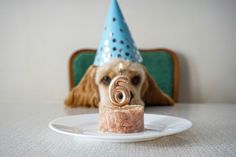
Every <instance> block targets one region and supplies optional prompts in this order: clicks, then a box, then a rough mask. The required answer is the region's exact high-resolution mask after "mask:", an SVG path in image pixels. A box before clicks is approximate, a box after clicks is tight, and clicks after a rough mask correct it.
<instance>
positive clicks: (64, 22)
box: [0, 0, 236, 103]
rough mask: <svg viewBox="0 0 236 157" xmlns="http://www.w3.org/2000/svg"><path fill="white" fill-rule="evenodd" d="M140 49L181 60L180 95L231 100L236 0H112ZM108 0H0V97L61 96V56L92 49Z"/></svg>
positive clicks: (235, 97) (64, 84) (64, 80)
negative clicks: (165, 50) (160, 51)
mask: <svg viewBox="0 0 236 157" xmlns="http://www.w3.org/2000/svg"><path fill="white" fill-rule="evenodd" d="M119 2H120V6H121V8H122V9H123V13H124V14H125V17H126V21H127V22H128V24H129V26H130V29H131V32H132V34H133V37H134V38H135V41H136V44H137V45H138V47H139V48H156V47H167V48H171V49H173V50H175V51H176V52H178V55H179V57H180V62H181V86H180V101H183V102H212V103H215V102H216V103H220V102H226V103H236V62H235V58H236V20H235V19H236V1H234V0H231V1H230V0H215V1H214V0H195V1H194V0H145V1H144V0H119ZM108 4H109V0H21V1H20V0H0V101H9V100H10V101H26V100H38V101H61V100H63V98H64V97H65V96H66V94H67V92H68V76H67V73H68V71H67V61H68V58H69V56H70V54H71V53H72V52H73V51H75V50H77V49H79V48H88V47H89V48H96V47H97V45H98V42H99V40H100V37H101V33H102V28H103V24H104V20H105V16H106V12H107V8H108Z"/></svg>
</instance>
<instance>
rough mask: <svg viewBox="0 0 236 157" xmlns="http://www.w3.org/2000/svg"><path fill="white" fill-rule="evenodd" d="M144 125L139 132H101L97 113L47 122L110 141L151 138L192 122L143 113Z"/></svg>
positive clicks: (177, 130) (69, 131) (54, 127)
mask: <svg viewBox="0 0 236 157" xmlns="http://www.w3.org/2000/svg"><path fill="white" fill-rule="evenodd" d="M144 125H145V129H144V131H143V132H139V133H129V134H114V133H101V132H99V131H98V114H82V115H76V116H67V117H61V118H57V119H55V120H53V121H51V122H50V123H49V127H50V128H51V129H52V130H54V131H56V132H59V133H63V134H67V135H73V136H79V137H83V138H84V139H88V138H89V139H95V140H102V141H110V142H136V141H148V140H153V139H156V138H159V137H162V136H167V135H173V134H177V133H180V132H182V131H185V130H187V129H189V128H190V127H191V126H192V123H191V122H190V121H189V120H186V119H183V118H178V117H172V116H166V115H155V114H144Z"/></svg>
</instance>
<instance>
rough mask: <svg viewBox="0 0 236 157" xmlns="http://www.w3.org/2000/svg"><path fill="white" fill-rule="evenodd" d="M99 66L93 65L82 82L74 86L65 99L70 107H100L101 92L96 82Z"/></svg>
mask: <svg viewBox="0 0 236 157" xmlns="http://www.w3.org/2000/svg"><path fill="white" fill-rule="evenodd" d="M96 70H97V67H95V66H94V65H91V66H90V67H89V68H88V70H87V71H86V73H85V74H84V76H83V78H82V80H81V81H80V83H79V84H78V85H77V86H76V87H74V88H73V89H72V90H71V91H70V93H69V95H68V97H67V98H66V100H65V105H66V106H68V107H79V106H86V107H98V103H99V101H100V100H99V93H98V87H97V85H96V83H95V75H96Z"/></svg>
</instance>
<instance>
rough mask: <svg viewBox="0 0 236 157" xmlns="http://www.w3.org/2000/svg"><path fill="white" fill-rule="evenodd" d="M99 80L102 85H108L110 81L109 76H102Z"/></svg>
mask: <svg viewBox="0 0 236 157" xmlns="http://www.w3.org/2000/svg"><path fill="white" fill-rule="evenodd" d="M101 82H102V83H103V84H104V85H109V84H110V82H111V78H110V77H109V76H104V77H103V78H102V80H101Z"/></svg>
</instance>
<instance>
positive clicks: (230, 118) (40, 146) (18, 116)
mask: <svg viewBox="0 0 236 157" xmlns="http://www.w3.org/2000/svg"><path fill="white" fill-rule="evenodd" d="M0 106H1V109H0V156H1V157H2V156H3V157H5V156H13V157H16V156H24V157H25V156H29V157H33V156H40V157H46V156H76V157H79V156H82V157H90V156H91V157H96V156H102V157H106V156H109V157H110V156H112V157H125V156H133V157H139V156H140V157H148V156H162V157H164V156H179V157H185V156H197V157H201V156H208V157H209V156H212V157H215V156H236V104H181V103H179V104H176V105H175V106H174V107H147V108H146V109H145V112H146V113H153V114H165V115H173V116H179V117H183V118H187V119H189V120H191V121H192V122H193V126H192V128H191V129H190V130H188V131H185V132H183V133H180V134H177V135H172V136H167V137H162V138H159V139H157V140H153V141H148V142H138V143H106V142H105V143H104V142H99V141H92V140H81V139H79V138H76V137H72V136H69V135H63V134H59V133H56V132H54V131H52V130H50V129H49V128H48V122H49V121H51V120H52V119H55V118H57V117H60V116H65V115H73V114H85V113H96V112H98V110H97V109H94V108H76V109H68V108H64V106H63V104H62V103H45V102H44V103H43V102H42V103H40V102H37V103H33V102H32V103H29V102H28V103H10V102H8V103H4V102H1V103H0Z"/></svg>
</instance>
